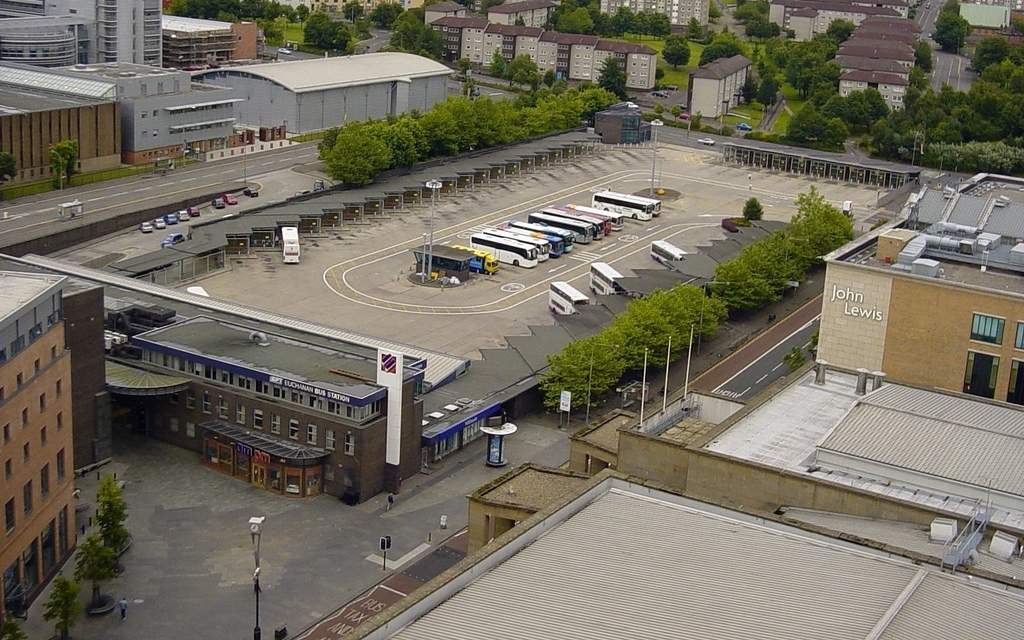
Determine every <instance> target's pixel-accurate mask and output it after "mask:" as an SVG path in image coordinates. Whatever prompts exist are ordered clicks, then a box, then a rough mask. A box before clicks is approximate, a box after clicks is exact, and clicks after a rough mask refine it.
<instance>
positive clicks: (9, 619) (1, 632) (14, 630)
mask: <svg viewBox="0 0 1024 640" xmlns="http://www.w3.org/2000/svg"><path fill="white" fill-rule="evenodd" d="M0 640H28V636H27V635H25V632H24V631H22V630H21V627H20V626H19V625H18V621H17V620H15V619H14V616H12V615H11V614H9V613H8V614H7V615H6V616H4V622H3V626H0Z"/></svg>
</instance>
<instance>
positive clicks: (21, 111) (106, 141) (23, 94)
mask: <svg viewBox="0 0 1024 640" xmlns="http://www.w3.org/2000/svg"><path fill="white" fill-rule="evenodd" d="M115 95H116V91H115V87H114V85H113V84H110V83H106V82H98V81H75V80H72V79H70V78H65V77H61V76H59V75H55V74H53V73H51V72H49V71H47V70H42V69H35V68H32V67H25V66H12V65H0V103H2V104H3V105H4V107H5V109H4V112H3V113H2V114H0V132H2V135H0V151H6V152H8V153H11V154H13V155H14V159H15V162H16V164H17V175H16V176H14V179H15V180H25V181H33V180H42V179H45V178H49V177H51V171H50V145H51V144H53V143H54V142H60V141H61V140H67V139H74V140H77V141H78V163H77V164H78V166H77V167H76V170H77V171H83V172H84V171H99V170H101V169H112V168H115V167H117V166H119V165H120V163H121V122H120V112H119V110H118V105H117V102H116V101H115Z"/></svg>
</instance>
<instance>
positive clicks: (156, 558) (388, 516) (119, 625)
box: [23, 419, 568, 640]
mask: <svg viewBox="0 0 1024 640" xmlns="http://www.w3.org/2000/svg"><path fill="white" fill-rule="evenodd" d="M517 424H518V426H519V432H518V433H517V434H516V436H515V437H514V438H513V439H511V440H510V441H509V442H508V446H509V456H510V463H511V464H513V465H516V464H520V463H523V462H527V461H533V462H538V463H540V464H545V465H553V466H557V465H560V464H562V463H563V462H564V461H565V460H566V459H567V457H568V440H567V434H566V432H563V431H559V430H558V428H557V425H556V424H554V423H553V422H552V421H550V420H544V419H541V420H537V421H534V420H525V421H518V422H517ZM484 445H485V440H484V439H481V440H478V441H477V442H475V443H473V444H471V445H470V446H469V447H467V448H466V449H465V450H463V451H460V452H458V453H457V454H455V455H454V456H452V457H451V458H450V459H449V460H448V461H447V462H446V464H445V466H444V467H443V469H441V470H439V471H437V472H435V473H432V474H428V475H425V474H418V475H417V476H415V477H414V478H412V479H410V480H409V481H408V482H407V484H406V485H405V489H404V490H403V492H402V494H401V495H399V496H398V500H397V503H396V506H395V507H394V508H393V509H391V510H390V511H386V510H385V502H386V500H385V497H384V495H383V494H382V495H381V496H378V497H377V498H375V499H373V500H371V501H368V502H366V503H364V504H361V505H358V506H355V507H350V506H346V505H344V504H343V503H341V502H340V501H338V500H336V499H334V498H332V497H329V496H319V497H317V498H312V499H295V498H289V497H285V496H279V495H275V494H272V493H269V492H266V491H263V490H260V489H257V488H255V487H253V486H251V485H249V484H246V483H245V482H242V481H240V480H236V479H234V478H230V477H227V476H225V475H222V474H220V473H218V472H217V471H214V470H211V469H208V468H206V467H204V466H202V465H201V463H200V462H199V456H198V454H195V453H193V452H190V451H185V450H183V449H180V448H177V447H174V446H171V445H167V444H163V443H160V442H156V441H153V440H149V439H146V438H144V437H142V436H138V435H133V434H123V433H122V434H117V437H116V439H115V450H114V460H115V461H114V462H113V463H111V464H110V465H108V466H106V467H104V468H103V469H102V473H114V472H116V473H117V477H118V479H121V480H124V481H125V482H126V486H125V498H126V500H127V502H128V505H129V513H130V515H129V520H128V527H129V529H130V530H131V532H132V535H133V536H134V540H135V541H134V544H133V546H132V548H131V549H130V550H129V551H128V553H127V554H126V555H125V556H124V558H123V563H124V565H125V567H126V571H125V573H124V574H123V575H121V576H120V577H118V578H117V579H116V580H114V581H112V582H111V583H110V584H108V585H105V586H104V589H103V590H104V592H105V593H109V594H112V595H114V596H115V597H117V598H120V597H121V596H124V597H126V598H127V599H128V601H129V603H130V604H129V609H128V617H127V620H126V621H124V622H121V621H120V620H118V619H117V616H116V614H112V615H108V616H105V617H100V618H85V619H83V620H82V622H81V623H80V624H79V625H78V626H77V627H76V628H75V630H74V634H73V635H74V637H75V639H76V640H101V639H102V640H139V639H142V638H145V639H146V640H164V639H167V640H170V639H172V638H174V639H177V638H245V637H249V636H250V634H251V629H252V626H253V620H254V600H253V593H252V569H253V555H252V546H251V543H250V538H249V533H248V524H247V523H248V519H249V517H250V516H253V515H264V516H266V517H267V521H266V524H265V525H264V535H263V540H262V545H261V565H262V569H261V574H260V582H261V587H262V589H263V592H262V597H261V600H260V610H261V614H260V617H261V626H262V628H263V634H264V637H268V638H269V637H273V629H274V628H275V627H277V626H278V625H282V624H285V625H287V626H288V628H289V631H291V632H292V633H294V632H297V631H299V630H300V629H302V628H303V627H305V626H307V625H308V624H310V623H312V622H315V621H316V620H318V619H320V618H321V617H323V616H324V615H326V614H327V613H329V612H331V611H333V610H334V609H335V608H337V607H338V606H340V605H341V604H343V603H344V602H347V601H349V600H350V599H351V598H353V597H354V596H356V595H358V594H359V593H361V592H362V591H364V590H366V589H367V588H369V587H370V586H371V585H373V584H375V583H376V582H377V581H379V580H380V579H381V577H382V576H383V575H386V574H385V573H384V572H382V570H381V567H380V564H379V563H377V562H375V561H374V560H373V558H370V559H368V557H369V556H373V555H374V554H376V553H377V540H378V537H379V536H381V535H390V536H391V537H392V540H393V545H394V546H393V548H392V553H391V557H392V558H399V559H400V558H402V556H408V557H407V558H406V563H408V562H409V561H411V559H412V557H411V555H409V554H411V553H412V552H423V551H425V550H426V549H427V548H428V547H427V546H425V545H426V540H427V537H428V534H432V543H433V544H434V545H436V544H437V543H438V541H439V536H438V534H439V533H440V532H439V531H438V530H437V529H436V527H437V526H438V525H437V523H438V522H439V518H440V516H441V515H442V514H445V515H447V516H448V522H449V532H451V531H456V530H458V529H460V528H462V527H463V526H465V524H466V519H467V505H466V498H465V496H466V494H467V493H470V492H471V491H473V490H474V489H476V487H478V486H480V485H481V484H483V483H484V482H487V481H488V480H490V479H492V478H494V477H496V476H497V475H499V474H500V473H502V471H503V470H502V469H493V468H490V467H486V466H485V465H484V464H483V458H484ZM95 478H96V474H95V473H94V474H92V475H91V476H89V477H87V478H83V479H79V482H78V486H79V488H81V489H82V496H83V499H92V498H94V496H95V488H96V484H97V483H96V479H95ZM88 513H91V511H90V512H88ZM87 515H88V514H87ZM399 568H400V567H399ZM393 569H394V567H392V565H391V564H390V563H389V570H393ZM72 571H73V561H71V562H69V563H68V566H67V567H65V573H68V574H69V573H71V572H72ZM87 591H88V587H85V588H83V596H82V597H83V600H84V598H85V597H86V595H85V593H86V592H87ZM47 596H48V592H47V593H44V594H43V595H42V596H40V598H39V599H37V600H36V602H35V603H34V604H33V606H32V608H31V609H30V611H29V618H28V621H27V622H25V623H24V625H23V628H24V629H25V631H26V632H27V633H28V635H29V637H30V638H33V639H34V638H48V637H50V635H51V634H52V631H53V628H52V627H51V626H50V625H49V624H48V623H46V622H44V621H43V620H42V604H43V602H45V599H46V597H47Z"/></svg>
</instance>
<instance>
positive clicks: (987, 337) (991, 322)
mask: <svg viewBox="0 0 1024 640" xmlns="http://www.w3.org/2000/svg"><path fill="white" fill-rule="evenodd" d="M1018 333H1019V330H1018ZM971 340H978V341H980V342H989V343H991V344H1002V343H1003V319H1002V318H994V317H992V316H983V315H981V314H980V313H976V314H974V320H973V322H972V323H971Z"/></svg>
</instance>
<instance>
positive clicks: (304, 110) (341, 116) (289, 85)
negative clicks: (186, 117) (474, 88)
mask: <svg viewBox="0 0 1024 640" xmlns="http://www.w3.org/2000/svg"><path fill="white" fill-rule="evenodd" d="M451 73H452V70H451V69H450V68H448V67H446V66H444V65H443V64H440V63H438V62H435V61H433V60H430V59H428V58H424V57H421V56H416V55H412V54H409V53H368V54H364V55H358V56H343V57H336V58H315V59H312V60H295V61H291V62H277V63H269V64H256V65H250V66H239V67H231V68H223V69H211V70H207V71H203V72H200V73H196V74H194V75H193V78H194V79H195V80H197V81H199V82H203V83H210V84H213V85H217V86H226V87H231V88H232V89H233V90H234V94H233V96H234V97H236V98H241V99H243V102H239V103H238V104H237V106H236V109H237V113H238V120H239V121H240V122H241V123H242V124H246V125H253V126H277V125H279V124H281V123H282V122H284V124H285V126H286V128H287V130H288V132H290V133H304V132H307V131H318V130H320V129H327V128H329V127H337V126H339V125H342V124H344V123H345V122H353V121H359V120H368V119H371V118H386V117H388V116H389V115H400V114H403V113H406V112H408V111H411V110H413V109H416V110H419V111H428V110H429V109H430V108H431V107H432V106H433V105H434V104H436V103H437V102H440V101H441V100H444V99H445V98H446V97H447V96H448V86H447V82H448V81H447V78H448V76H449V75H451Z"/></svg>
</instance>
